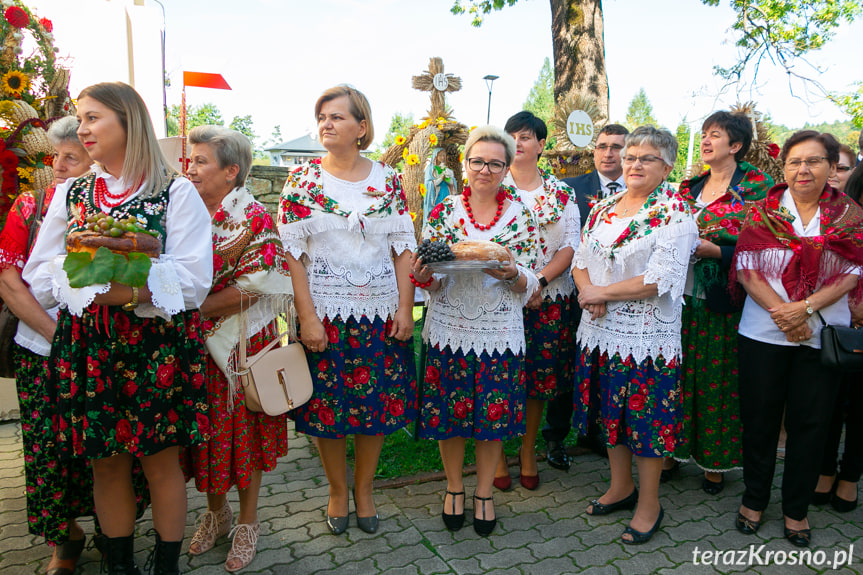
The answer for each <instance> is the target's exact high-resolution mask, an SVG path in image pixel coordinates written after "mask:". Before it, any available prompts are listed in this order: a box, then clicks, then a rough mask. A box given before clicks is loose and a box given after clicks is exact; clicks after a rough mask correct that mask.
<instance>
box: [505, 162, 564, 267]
mask: <svg viewBox="0 0 863 575" xmlns="http://www.w3.org/2000/svg"><path fill="white" fill-rule="evenodd" d="M537 169H538V170H539V175H540V176H541V177H542V186H543V189H544V192H543V193H540V194H537V196H536V203H535V204H534V206H533V208H531V211H532V212H533V217H534V218H535V220H536V224H537V225H538V226H539V228H540V229H542V228H544V227H545V226H547V225H549V224H556V223H557V222H559V221H560V218H562V217H563V210H564V209H565V208H566V205H567V204H568V203H569V202H570V201H573V202H574V201H575V195H574V192H573V191H572V188H570V187H569V186H567V185H566V184H564V183H563V182H561V181H560V180H558V179H557V178H556V177H554V175H552V174H549V173H548V172H546V171H545V170H542V169H541V168H537ZM506 191H507V197H509V199H510V200H514V201H516V202H519V203H522V204H524V203H525V202H523V201H522V198H521V196H520V195H519V193H518V189H517V188H515V187H514V186H507V187H506ZM525 205H526V204H525ZM539 241H540V246H539V247H540V249H541V250H542V252H543V253H545V251H546V245H545V234H542V233H541V234H540V239H539Z"/></svg>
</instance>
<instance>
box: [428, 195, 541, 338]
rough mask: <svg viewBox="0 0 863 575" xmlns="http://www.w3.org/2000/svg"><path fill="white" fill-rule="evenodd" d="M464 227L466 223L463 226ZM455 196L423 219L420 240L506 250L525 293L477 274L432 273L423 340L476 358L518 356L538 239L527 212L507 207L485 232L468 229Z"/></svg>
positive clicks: (514, 205)
mask: <svg viewBox="0 0 863 575" xmlns="http://www.w3.org/2000/svg"><path fill="white" fill-rule="evenodd" d="M465 222H467V224H465ZM469 222H470V218H469V217H468V214H467V212H466V211H465V208H464V205H463V203H462V202H461V196H447V197H446V198H445V199H444V201H443V202H441V203H440V204H438V205H437V207H435V209H433V210H432V212H431V214H429V220H428V221H427V222H426V225H425V227H424V228H423V237H424V238H430V239H432V241H445V242H447V243H450V244H452V243H455V242H458V241H463V240H486V241H493V242H495V243H498V244H500V245H502V246H505V247H506V248H507V249H509V250H510V252H511V253H512V255H513V257H514V258H515V261H516V267H517V268H518V271H519V273H521V274H522V275H524V276H525V277H526V278H527V291H526V292H525V293H523V294H520V293H515V292H513V291H512V290H511V289H510V288H509V287H508V286H507V285H506V284H504V282H502V281H501V280H497V279H495V278H493V277H491V276H490V275H488V274H486V273H484V272H482V271H476V272H459V273H453V274H435V277H436V278H437V279H439V280H440V281H441V286H440V288H439V289H438V290H437V291H433V292H430V296H429V306H428V313H427V314H426V319H425V326H424V329H423V337H424V339H426V341H428V343H429V344H430V345H436V346H439V347H440V348H441V349H443V348H444V347H445V346H450V349H452V350H453V351H459V350H461V352H462V353H465V354H467V353H468V352H470V351H474V352H475V353H476V354H477V355H479V354H481V353H482V352H484V351H485V352H487V353H488V354H489V355H491V353H492V352H494V351H498V352H503V351H506V350H507V349H509V350H511V351H512V352H514V353H516V354H520V353H523V352H524V346H525V341H524V321H523V314H522V309H523V308H524V305H525V304H526V303H527V300H528V299H529V298H530V295H531V294H532V293H533V292H534V291H535V290H536V288H538V287H539V282H538V281H537V279H536V276H535V275H534V273H533V265H534V262H535V261H536V253H537V246H538V245H539V236H538V232H537V229H536V225H535V222H534V218H533V216H532V214H531V213H530V211H529V210H528V209H527V208H526V207H525V206H524V205H523V204H520V203H518V202H510V205H509V207H508V208H507V209H506V211H505V212H503V214H502V215H501V218H500V220H498V222H497V223H496V224H495V225H494V226H493V227H492V228H491V229H490V230H483V231H480V230H478V229H476V228H475V227H474V226H472V225H471V224H470V223H469Z"/></svg>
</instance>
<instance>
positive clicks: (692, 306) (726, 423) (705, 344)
mask: <svg viewBox="0 0 863 575" xmlns="http://www.w3.org/2000/svg"><path fill="white" fill-rule="evenodd" d="M751 142H752V121H751V120H750V119H749V117H747V116H746V115H745V114H732V113H730V112H725V111H721V112H716V113H714V114H711V115H710V117H709V118H707V119H706V120H705V121H704V124H702V128H701V159H702V160H703V161H704V163H705V164H709V165H710V168H709V169H708V170H707V171H706V172H704V173H703V174H701V175H700V176H697V177H695V178H692V179H691V180H686V181H684V182H683V183H682V184H680V195H681V196H683V199H685V200H686V201H687V202H689V204H690V205H691V206H692V208H693V211H694V212H695V221H696V223H697V224H698V233H699V236H700V240H701V241H700V242H699V243H698V247H697V248H695V258H693V259H694V263H691V264H690V268H689V273H688V274H687V276H686V297H685V305H684V306H683V331H682V335H681V337H682V340H683V365H682V369H681V380H682V385H683V413H684V417H683V430H682V432H681V434H680V436H679V438H678V439H679V442H678V444H677V449H675V451H674V457H675V459H674V460H672V459H669V460H666V463H672V464H673V467H671V469H669V470H668V471H666V472H663V474H662V475H663V479H666V478H667V477H668V476H669V475H670V473H671V471H672V470H673V469H675V468H676V467H677V466H679V465H680V464H679V463H678V462H679V461H687V460H688V459H689V458H690V457H691V458H692V459H693V460H694V461H695V463H696V465H698V466H699V467H700V468H701V469H703V470H704V479H702V481H701V488H702V489H703V490H704V491H705V492H707V493H709V494H710V495H716V494H718V493H719V492H720V491H722V489H723V488H724V487H725V475H724V472H726V471H731V470H734V469H739V468H740V466H741V465H742V458H743V455H742V445H741V441H740V435H741V433H742V429H741V427H742V426H741V424H740V396H739V394H738V391H737V324H738V323H739V322H740V309H741V308H740V306H739V304H736V302H732V301H731V294H730V292H729V291H728V272H729V270H730V268H731V258H732V256H733V255H734V244H735V243H736V242H737V235H738V234H739V233H740V227H741V226H742V225H743V220H744V218H745V217H746V212H747V211H748V209H749V208H750V207H751V206H752V203H753V202H755V201H756V200H760V199H761V198H763V197H764V195H765V194H766V193H767V190H769V189H770V188H771V187H772V186H773V178H771V177H770V176H768V175H766V174H764V173H763V172H762V171H761V170H759V169H758V168H756V167H755V166H753V165H751V164H748V163H746V162H744V161H743V157H744V156H745V155H746V153H747V152H748V151H749V145H750V144H751Z"/></svg>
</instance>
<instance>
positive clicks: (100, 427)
mask: <svg viewBox="0 0 863 575" xmlns="http://www.w3.org/2000/svg"><path fill="white" fill-rule="evenodd" d="M49 362H50V366H51V376H50V377H51V381H50V384H49V386H48V389H49V392H50V393H51V394H53V397H52V398H51V399H52V401H53V403H54V404H55V405H56V406H57V411H56V413H55V414H54V416H53V417H52V418H51V422H50V425H51V426H52V433H53V435H54V436H55V437H56V440H57V446H56V447H57V453H58V455H59V456H60V457H61V458H63V459H68V458H71V457H86V458H88V459H99V458H103V457H110V456H112V455H117V454H120V453H130V454H132V455H133V456H136V457H141V456H145V455H154V454H156V453H158V452H159V451H161V450H163V449H165V448H167V447H172V446H179V445H193V444H196V443H200V442H201V441H203V440H205V439H207V437H208V434H209V428H210V424H209V419H208V416H207V413H208V409H207V395H206V386H205V382H204V373H205V368H206V351H205V348H204V339H203V336H202V334H201V330H200V320H199V315H198V312H197V311H186V312H180V313H179V314H177V315H175V316H173V318H172V319H171V320H170V321H166V320H163V319H161V318H140V317H138V316H137V315H135V313H134V312H125V311H123V310H122V308H121V307H116V306H110V307H109V306H97V305H91V306H90V307H89V308H88V309H87V310H85V311H84V314H83V316H81V317H75V316H73V315H71V314H70V313H69V312H68V311H67V310H61V312H60V316H59V318H58V321H57V331H56V332H55V335H54V341H53V344H52V346H51V357H50V359H49Z"/></svg>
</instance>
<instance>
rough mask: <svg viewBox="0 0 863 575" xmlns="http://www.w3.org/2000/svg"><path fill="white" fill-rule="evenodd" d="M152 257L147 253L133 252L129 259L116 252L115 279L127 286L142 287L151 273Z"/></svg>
mask: <svg viewBox="0 0 863 575" xmlns="http://www.w3.org/2000/svg"><path fill="white" fill-rule="evenodd" d="M151 265H152V264H151V262H150V257H149V256H147V255H146V254H142V253H138V252H132V253H130V254H129V259H126V257H125V256H122V255H120V254H114V278H113V279H114V281H115V282H118V283H121V284H123V285H127V286H133V287H141V286H143V285H145V284H146V283H147V277H149V275H150V266H151Z"/></svg>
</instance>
